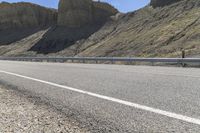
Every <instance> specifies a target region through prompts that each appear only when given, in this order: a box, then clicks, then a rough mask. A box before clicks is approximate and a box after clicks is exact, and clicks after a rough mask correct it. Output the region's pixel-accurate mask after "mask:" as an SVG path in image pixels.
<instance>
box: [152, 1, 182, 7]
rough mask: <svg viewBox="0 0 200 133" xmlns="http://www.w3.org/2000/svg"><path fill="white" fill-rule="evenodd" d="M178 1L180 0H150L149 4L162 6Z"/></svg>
mask: <svg viewBox="0 0 200 133" xmlns="http://www.w3.org/2000/svg"><path fill="white" fill-rule="evenodd" d="M178 1H180V0H151V3H150V5H151V6H153V7H162V6H166V5H169V4H172V3H175V2H178Z"/></svg>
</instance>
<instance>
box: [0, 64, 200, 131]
mask: <svg viewBox="0 0 200 133" xmlns="http://www.w3.org/2000/svg"><path fill="white" fill-rule="evenodd" d="M0 82H1V83H3V84H9V85H12V86H13V87H17V88H18V89H20V90H22V91H26V92H27V91H28V92H29V93H32V94H33V95H35V96H36V95H37V96H40V97H44V100H47V101H48V102H49V103H50V104H51V105H53V106H55V107H56V108H57V109H59V110H60V111H62V112H64V113H65V114H66V115H67V116H68V117H70V118H72V119H75V120H76V121H78V122H79V123H80V125H79V126H80V127H84V128H85V127H86V128H88V129H89V130H90V131H91V132H106V133H107V132H114V133H117V132H120V133H124V132H130V133H134V132H136V133H137V132H147V133H151V132H156V133H157V132H170V133H171V132H178V133H179V132H181V133H183V132H184V133H199V132H200V69H197V68H196V69H195V68H174V67H150V66H123V65H92V64H64V63H30V62H11V61H0Z"/></svg>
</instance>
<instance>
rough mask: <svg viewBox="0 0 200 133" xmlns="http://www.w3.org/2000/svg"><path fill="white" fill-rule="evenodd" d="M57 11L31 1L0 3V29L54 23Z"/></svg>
mask: <svg viewBox="0 0 200 133" xmlns="http://www.w3.org/2000/svg"><path fill="white" fill-rule="evenodd" d="M56 20H57V11H56V10H53V9H48V8H45V7H41V6H38V5H35V4H31V3H25V2H20V3H13V4H10V3H6V2H3V3H0V30H3V29H15V28H31V27H41V26H47V25H52V24H55V23H56Z"/></svg>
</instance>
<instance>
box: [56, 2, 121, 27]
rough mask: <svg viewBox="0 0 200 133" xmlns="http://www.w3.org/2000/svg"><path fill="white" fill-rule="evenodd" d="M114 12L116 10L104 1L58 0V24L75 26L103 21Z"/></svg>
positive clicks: (116, 11)
mask: <svg viewBox="0 0 200 133" xmlns="http://www.w3.org/2000/svg"><path fill="white" fill-rule="evenodd" d="M116 13H118V10H117V9H115V8H114V7H112V6H111V5H109V4H106V3H101V2H93V1H92V0H60V2H59V8H58V25H59V26H66V27H72V28H74V27H75V28H76V27H81V26H85V25H88V24H94V23H95V24H98V23H103V22H105V21H106V20H107V19H108V17H110V16H112V15H115V14H116Z"/></svg>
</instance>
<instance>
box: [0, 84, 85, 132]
mask: <svg viewBox="0 0 200 133" xmlns="http://www.w3.org/2000/svg"><path fill="white" fill-rule="evenodd" d="M85 132H88V131H87V130H86V129H81V128H80V127H78V124H77V123H76V122H72V121H71V120H70V119H68V118H66V116H64V115H63V114H62V113H60V112H58V111H57V110H55V109H53V108H51V107H49V106H48V105H47V104H45V103H42V102H38V101H37V100H35V99H34V98H33V97H30V96H27V95H25V94H21V93H19V92H18V91H16V90H11V89H6V88H4V87H1V86H0V133H85Z"/></svg>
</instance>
